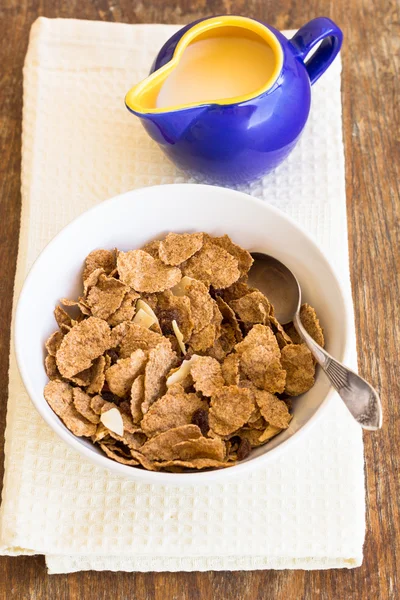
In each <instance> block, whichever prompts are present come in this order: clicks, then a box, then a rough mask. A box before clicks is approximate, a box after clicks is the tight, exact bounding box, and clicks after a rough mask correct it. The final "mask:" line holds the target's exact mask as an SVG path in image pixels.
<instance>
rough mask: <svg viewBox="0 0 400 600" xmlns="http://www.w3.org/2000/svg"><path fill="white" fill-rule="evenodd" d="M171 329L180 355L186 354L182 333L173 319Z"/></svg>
mask: <svg viewBox="0 0 400 600" xmlns="http://www.w3.org/2000/svg"><path fill="white" fill-rule="evenodd" d="M172 329H173V330H174V334H175V336H176V339H177V340H178V344H179V348H180V349H181V350H182V354H183V355H185V354H186V346H185V344H184V343H183V335H182V332H181V330H180V329H179V327H178V323H177V322H176V321H175V319H174V320H173V321H172Z"/></svg>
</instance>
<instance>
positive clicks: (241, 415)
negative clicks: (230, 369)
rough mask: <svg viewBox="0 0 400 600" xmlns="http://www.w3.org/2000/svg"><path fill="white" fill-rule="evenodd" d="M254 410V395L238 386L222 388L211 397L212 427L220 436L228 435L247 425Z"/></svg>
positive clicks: (210, 419)
mask: <svg viewBox="0 0 400 600" xmlns="http://www.w3.org/2000/svg"><path fill="white" fill-rule="evenodd" d="M253 410H254V401H253V398H252V394H251V392H250V391H249V390H247V389H241V388H239V387H237V386H236V385H230V386H226V387H222V388H220V389H219V390H217V391H216V392H215V394H214V395H213V396H212V397H211V405H210V411H209V423H210V427H211V429H212V430H213V431H215V433H217V434H218V435H228V434H230V433H232V432H233V431H236V430H237V429H239V428H240V427H242V426H243V425H244V424H245V423H247V421H248V419H249V417H250V415H251V414H252V412H253Z"/></svg>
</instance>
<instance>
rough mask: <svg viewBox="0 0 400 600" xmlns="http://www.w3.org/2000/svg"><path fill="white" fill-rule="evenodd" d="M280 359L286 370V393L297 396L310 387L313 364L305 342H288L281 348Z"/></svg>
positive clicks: (313, 373) (312, 378)
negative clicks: (288, 343)
mask: <svg viewBox="0 0 400 600" xmlns="http://www.w3.org/2000/svg"><path fill="white" fill-rule="evenodd" d="M281 361H282V367H283V368H284V369H285V370H286V385H285V392H286V394H288V395H289V396H299V395H300V394H304V393H305V392H307V391H308V390H309V389H310V388H312V386H313V385H314V381H315V380H314V375H315V365H314V361H313V358H312V354H311V352H310V351H309V349H308V348H307V346H306V345H305V344H290V345H288V346H285V347H284V348H282V354H281Z"/></svg>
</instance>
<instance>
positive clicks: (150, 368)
mask: <svg viewBox="0 0 400 600" xmlns="http://www.w3.org/2000/svg"><path fill="white" fill-rule="evenodd" d="M176 360H177V356H176V354H175V352H174V351H173V350H172V348H171V343H170V342H169V341H168V340H164V341H163V342H162V343H160V344H158V346H156V347H155V348H153V349H152V350H150V352H149V360H148V361H147V365H146V369H145V372H144V402H143V404H142V412H143V414H144V415H145V414H146V412H147V411H148V409H149V407H150V405H151V404H153V402H154V401H155V400H156V399H157V398H159V397H160V396H163V395H164V393H165V391H166V377H167V374H168V373H169V371H170V370H171V368H172V367H173V366H174V364H175V362H176Z"/></svg>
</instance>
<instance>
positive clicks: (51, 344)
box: [45, 330, 64, 356]
mask: <svg viewBox="0 0 400 600" xmlns="http://www.w3.org/2000/svg"><path fill="white" fill-rule="evenodd" d="M63 337H64V333H63V332H62V331H60V330H57V331H55V332H54V333H52V334H51V336H50V337H49V339H48V340H47V342H46V344H45V346H46V350H47V352H48V353H49V354H50V356H55V355H56V354H57V350H58V349H59V347H60V346H61V342H62V340H63Z"/></svg>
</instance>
